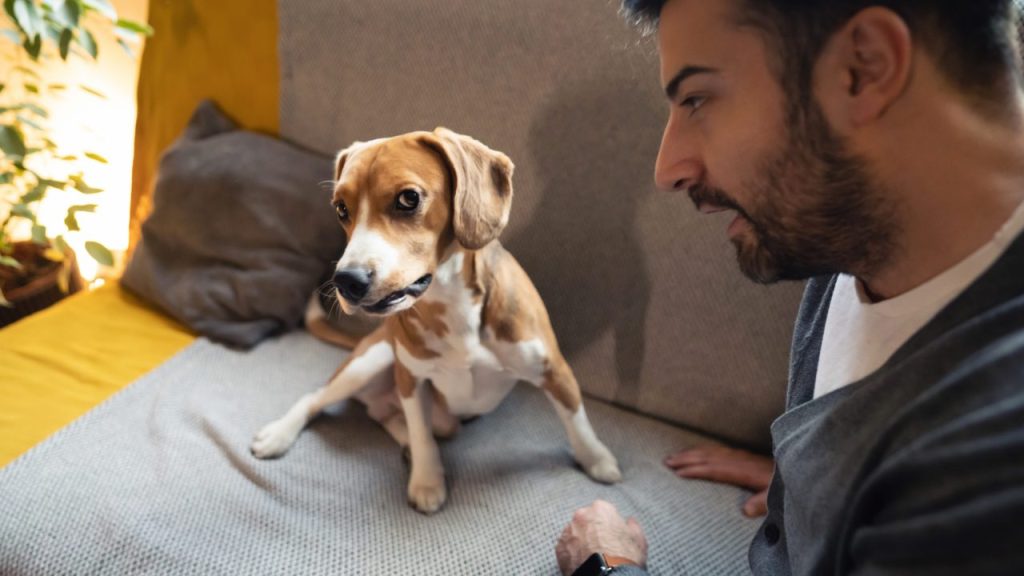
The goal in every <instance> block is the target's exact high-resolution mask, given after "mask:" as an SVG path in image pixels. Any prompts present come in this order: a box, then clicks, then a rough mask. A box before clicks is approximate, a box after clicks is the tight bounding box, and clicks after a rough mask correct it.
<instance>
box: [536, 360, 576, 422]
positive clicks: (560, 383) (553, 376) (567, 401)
mask: <svg viewBox="0 0 1024 576" xmlns="http://www.w3.org/2000/svg"><path fill="white" fill-rule="evenodd" d="M558 360H559V361H558V362H557V363H555V364H554V365H552V366H550V367H548V369H547V370H546V371H545V372H544V384H543V388H544V390H546V391H547V392H548V393H549V394H551V395H552V396H554V397H555V400H557V401H558V403H559V404H561V405H562V406H564V407H565V408H566V409H567V410H569V412H572V413H573V414H575V413H576V411H577V410H579V408H580V404H581V403H582V402H583V400H582V398H581V395H580V386H579V384H578V383H577V382H576V376H574V375H573V373H572V369H571V368H569V364H568V363H566V362H565V360H563V359H561V358H559V359H558Z"/></svg>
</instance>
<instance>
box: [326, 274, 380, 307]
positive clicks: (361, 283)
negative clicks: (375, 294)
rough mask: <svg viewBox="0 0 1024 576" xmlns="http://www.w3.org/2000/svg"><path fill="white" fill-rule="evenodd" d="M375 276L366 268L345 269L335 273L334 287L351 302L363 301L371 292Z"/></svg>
mask: <svg viewBox="0 0 1024 576" xmlns="http://www.w3.org/2000/svg"><path fill="white" fill-rule="evenodd" d="M372 278H373V274H372V273H371V272H370V271H369V270H366V269H365V268H345V269H344V270H338V271H337V272H335V273H334V286H335V288H337V289H338V292H340V293H341V296H342V297H343V298H344V299H346V300H348V301H349V302H352V303H355V302H358V301H360V300H362V299H363V298H364V297H365V296H366V293H367V292H369V291H370V280H371V279H372Z"/></svg>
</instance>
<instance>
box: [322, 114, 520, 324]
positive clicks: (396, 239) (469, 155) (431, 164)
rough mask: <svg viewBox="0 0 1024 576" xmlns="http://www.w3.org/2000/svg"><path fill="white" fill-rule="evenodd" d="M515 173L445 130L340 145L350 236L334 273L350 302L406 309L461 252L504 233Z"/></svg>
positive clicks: (373, 309)
mask: <svg viewBox="0 0 1024 576" xmlns="http://www.w3.org/2000/svg"><path fill="white" fill-rule="evenodd" d="M512 170H513V165H512V162H511V161H510V160H509V159H508V157H507V156H505V155H504V154H502V153H501V152H497V151H495V150H491V149H490V148H488V147H487V146H484V145H483V144H481V143H480V142H477V141H476V140H474V139H472V138H470V137H468V136H463V135H461V134H456V133H454V132H452V131H451V130H447V129H445V128H438V129H436V130H434V131H433V132H412V133H409V134H403V135H401V136H395V137H393V138H382V139H378V140H373V141H370V142H356V143H354V144H352V145H351V146H349V147H348V148H346V149H345V150H342V151H341V152H340V153H339V154H338V159H337V163H336V166H335V171H334V179H335V186H334V196H333V199H332V204H333V205H334V208H335V210H336V211H337V213H338V219H339V221H340V222H341V225H342V227H344V229H345V232H346V234H347V235H348V245H347V246H346V247H345V252H344V253H343V254H342V257H341V260H340V261H339V262H338V266H337V268H336V269H335V274H334V285H335V288H337V293H338V300H339V302H340V303H341V306H342V308H343V309H344V310H345V311H346V312H348V313H351V312H353V311H354V310H355V309H357V308H358V309H362V310H364V311H366V312H369V313H371V314H393V313H395V312H398V311H400V310H405V309H406V308H409V307H410V306H412V305H413V304H415V302H416V299H417V298H419V297H420V296H422V295H423V293H424V292H426V290H427V288H429V287H430V283H431V281H432V279H433V276H434V272H435V270H436V269H437V267H438V265H439V264H441V263H442V262H443V261H444V260H445V258H446V257H447V256H448V255H450V254H452V253H453V250H455V249H457V248H459V247H460V246H461V247H462V248H465V249H468V250H477V249H479V248H482V247H483V246H485V245H486V244H487V243H489V242H491V241H492V240H494V239H495V238H497V237H498V235H499V234H500V233H501V231H502V229H504V227H505V224H506V223H507V222H508V215H509V210H510V208H511V205H512Z"/></svg>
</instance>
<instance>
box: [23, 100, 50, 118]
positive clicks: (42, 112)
mask: <svg viewBox="0 0 1024 576" xmlns="http://www.w3.org/2000/svg"><path fill="white" fill-rule="evenodd" d="M18 107H19V108H23V109H25V110H29V111H30V112H32V113H33V114H35V115H36V116H39V117H40V118H49V117H50V113H49V112H47V111H46V109H45V108H43V107H42V106H40V105H38V104H33V103H31V102H27V103H25V104H19V105H18Z"/></svg>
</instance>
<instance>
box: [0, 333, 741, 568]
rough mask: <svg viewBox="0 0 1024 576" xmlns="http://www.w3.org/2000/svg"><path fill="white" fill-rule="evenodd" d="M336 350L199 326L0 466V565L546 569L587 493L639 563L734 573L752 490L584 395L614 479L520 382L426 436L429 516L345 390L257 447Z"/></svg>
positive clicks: (682, 435)
mask: <svg viewBox="0 0 1024 576" xmlns="http://www.w3.org/2000/svg"><path fill="white" fill-rule="evenodd" d="M343 357H344V353H343V352H340V351H339V350H338V349H336V348H332V347H331V346H328V345H325V344H322V343H320V342H318V341H316V340H314V339H313V338H311V337H310V336H309V335H308V334H307V333H305V332H293V333H291V334H288V335H286V336H284V337H282V338H279V339H272V340H269V341H266V342H265V343H263V344H261V345H260V346H258V347H257V348H255V349H254V350H252V351H249V352H244V353H243V352H237V351H232V350H228V349H225V348H223V347H221V346H218V345H215V344H212V343H210V342H209V341H207V340H205V339H200V340H198V341H197V342H196V343H195V344H193V345H192V346H190V347H189V348H187V349H185V350H184V351H183V352H182V353H180V354H179V355H177V356H176V357H174V358H172V359H171V360H169V361H168V362H166V363H165V364H163V365H161V366H160V367H158V368H157V369H156V370H154V371H153V372H151V373H150V374H148V375H147V376H145V377H143V378H142V379H140V380H139V381H137V382H135V383H134V384H132V385H131V386H129V387H128V388H126V389H125V390H124V391H122V392H120V393H118V394H117V395H115V396H114V397H112V398H111V399H110V400H108V401H107V402H106V403H104V404H102V405H100V406H99V407H97V408H96V409H94V410H92V411H91V412H89V413H88V414H86V415H85V416H83V417H82V418H80V419H79V420H77V421H75V422H74V423H72V424H71V425H69V426H67V427H66V428H64V429H62V430H61V431H60V432H58V433H57V434H55V435H54V436H53V437H51V438H50V439H48V440H46V441H45V442H43V443H42V444H40V445H38V446H36V447H35V448H33V449H32V450H31V451H30V452H28V453H27V454H25V455H23V456H22V457H21V458H19V459H18V460H16V461H14V462H12V463H11V464H9V465H8V466H7V467H5V468H3V469H0V504H2V506H3V511H4V513H3V514H2V515H0V535H3V537H2V538H0V574H5V575H10V576H20V575H26V576H27V575H33V576H34V575H36V574H141V573H146V574H164V575H174V574H368V575H375V574H381V575H390V574H403V575H415V574H424V575H427V574H430V575H436V574H444V575H456V574H517V575H518V574H524V575H526V574H529V575H538V574H540V575H543V574H555V573H557V567H556V564H555V557H554V544H555V541H556V539H557V537H558V534H559V533H560V532H561V530H562V528H563V527H564V525H565V524H566V523H567V522H568V521H569V519H570V518H571V516H572V512H573V510H575V509H576V508H578V507H581V506H585V505H587V504H589V503H590V502H591V501H592V500H594V499H595V498H598V497H600V498H604V499H606V500H609V501H611V502H613V503H615V504H616V505H618V506H619V508H620V510H621V511H622V512H623V513H625V514H627V515H636V516H637V517H638V519H639V520H640V522H641V523H642V525H643V526H644V528H645V530H646V532H647V535H648V537H649V538H650V549H651V554H652V556H651V572H652V573H653V574H664V575H671V576H678V575H681V574H693V575H695V576H696V575H699V576H709V575H729V576H732V575H734V574H742V573H744V572H746V571H747V560H746V551H747V548H748V546H749V542H750V540H751V538H752V537H753V533H754V531H755V530H756V529H757V526H758V522H756V521H752V520H747V519H745V518H744V517H743V516H742V515H741V514H740V506H741V504H742V502H743V500H744V498H746V497H747V494H745V493H744V492H742V491H740V490H738V489H735V488H730V487H726V486H717V485H712V484H709V483H706V482H700V481H684V480H681V479H679V478H676V477H675V476H674V475H673V474H672V472H671V471H669V470H668V469H666V468H665V467H664V466H663V465H662V463H661V460H662V458H663V457H664V455H665V454H666V453H668V452H669V451H671V450H674V449H677V448H681V447H684V446H688V445H692V444H695V443H698V442H703V441H704V440H703V439H701V438H700V437H698V436H696V435H694V434H690V433H687V432H684V431H682V430H680V429H678V428H675V427H673V426H669V425H666V424H662V423H659V422H656V421H653V420H651V419H649V418H645V417H642V416H638V415H636V414H630V413H627V412H625V411H623V410H621V409H618V408H614V407H611V406H609V405H607V404H604V403H601V402H597V401H590V402H589V403H588V404H587V410H588V413H589V415H590V418H591V420H592V422H593V425H594V428H595V430H596V431H597V433H598V434H599V435H600V436H601V438H602V439H603V440H604V441H605V442H606V443H607V444H608V447H609V448H610V449H611V450H612V451H613V452H615V454H616V455H617V456H618V458H619V462H620V464H621V466H622V471H623V474H624V481H623V482H622V483H621V484H619V485H616V486H604V485H600V484H596V483H594V482H592V481H591V480H589V479H588V478H587V477H586V476H585V475H584V474H583V473H582V472H581V471H579V470H577V469H575V468H574V466H573V462H572V458H571V455H570V452H569V446H568V442H567V440H566V438H565V433H564V431H563V429H562V426H561V424H560V423H559V420H558V417H557V416H556V415H555V413H554V410H553V409H552V408H551V406H550V405H549V403H548V401H547V399H546V398H545V397H544V396H543V394H541V393H539V392H538V391H537V390H535V389H532V388H529V387H527V386H525V385H523V386H522V387H521V388H520V389H519V390H517V391H516V392H514V393H513V394H512V396H510V397H509V398H508V399H507V400H506V401H505V402H504V403H503V404H502V405H501V406H500V407H499V409H498V410H497V411H496V412H494V413H492V414H488V415H486V416H482V417H480V418H479V419H477V420H475V421H473V422H471V423H469V424H467V425H466V426H465V427H464V428H463V429H462V431H461V432H460V433H459V434H458V436H456V438H455V439H453V440H451V441H448V442H446V443H443V444H442V445H441V455H442V458H443V460H444V463H445V466H446V468H447V471H448V481H449V500H448V503H447V504H446V505H445V507H444V508H442V510H441V511H440V512H439V513H437V514H436V515H434V516H430V517H426V516H423V515H420V514H418V513H417V512H415V511H413V510H412V509H411V508H410V507H409V506H408V504H407V503H406V497H405V492H406V491H405V484H406V481H407V478H408V472H407V470H406V467H405V465H404V464H403V462H402V459H401V457H400V455H399V450H398V448H397V446H396V445H395V444H394V442H393V441H392V440H391V438H390V437H389V436H387V434H386V433H385V432H384V431H383V430H382V429H381V428H380V427H379V426H378V425H377V424H375V423H373V422H372V421H371V420H369V418H368V417H367V416H366V414H365V411H364V410H363V409H362V407H361V406H359V405H358V404H348V405H343V406H342V407H341V408H340V409H339V410H337V411H336V412H335V413H334V414H333V415H331V416H323V417H321V418H319V419H317V420H315V421H314V422H313V423H312V426H311V428H310V429H308V430H307V431H306V432H305V433H304V434H303V435H302V436H300V437H299V439H298V441H297V442H296V444H295V446H293V447H292V450H291V451H290V452H289V453H287V454H286V455H285V456H284V457H283V458H281V459H279V460H270V461H262V460H256V459H255V458H253V457H252V456H251V455H250V454H249V451H248V450H249V449H248V447H249V441H250V439H251V437H252V434H253V433H254V432H255V431H256V430H258V429H259V428H260V427H261V426H262V425H263V424H265V423H266V422H268V421H269V420H272V419H274V418H277V417H278V416H280V415H281V414H282V413H283V412H284V411H285V410H286V409H287V407H288V406H290V405H291V403H292V402H294V401H295V400H296V399H297V398H298V397H299V396H301V395H302V394H303V393H305V392H307V391H310V390H313V389H315V388H316V387H318V386H320V385H321V384H322V383H323V382H324V381H325V380H326V379H327V378H328V377H329V376H330V375H331V374H332V373H333V371H334V369H335V368H336V367H337V365H338V363H339V362H340V361H341V360H342V358H343Z"/></svg>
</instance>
